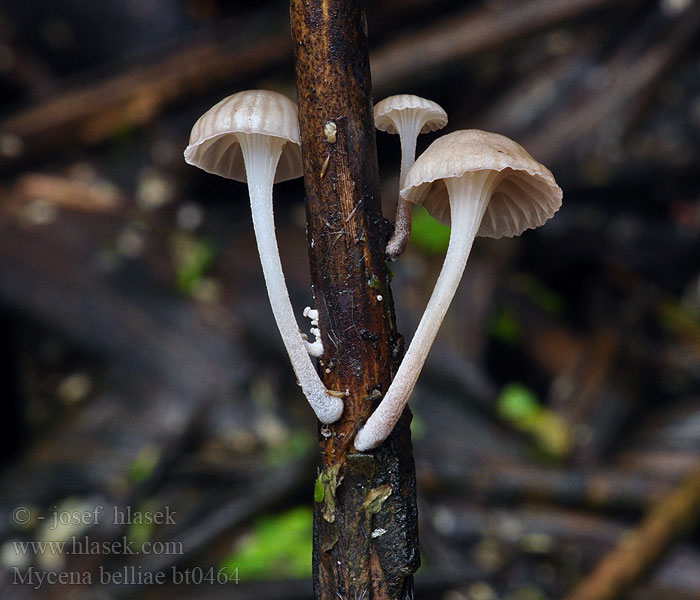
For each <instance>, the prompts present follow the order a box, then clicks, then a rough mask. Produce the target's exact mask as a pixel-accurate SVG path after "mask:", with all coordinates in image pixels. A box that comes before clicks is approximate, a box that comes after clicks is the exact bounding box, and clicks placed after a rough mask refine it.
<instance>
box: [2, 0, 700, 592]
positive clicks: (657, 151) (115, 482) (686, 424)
mask: <svg viewBox="0 0 700 600" xmlns="http://www.w3.org/2000/svg"><path fill="white" fill-rule="evenodd" d="M368 29H369V39H370V46H371V60H372V72H373V86H374V97H375V100H378V99H381V98H383V97H385V96H387V95H390V94H395V93H414V94H419V95H422V96H425V97H427V98H430V99H432V100H435V101H437V102H438V103H440V104H441V105H442V106H443V107H444V108H445V109H446V111H447V113H448V115H449V119H450V121H449V124H448V126H447V127H446V129H445V130H444V132H449V131H453V130H455V129H460V128H470V127H475V128H480V129H485V130H490V131H495V132H498V133H502V134H505V135H507V136H510V137H512V138H514V139H515V140H517V141H518V142H519V143H521V144H522V145H523V146H525V147H526V148H527V149H528V150H529V151H530V152H531V153H532V154H533V156H535V158H537V159H538V160H539V161H541V162H543V163H545V164H546V165H547V166H548V167H550V169H551V170H552V171H553V173H554V175H555V177H556V178H557V181H558V183H559V184H560V185H561V187H562V188H563V190H564V205H563V207H562V209H561V210H560V211H559V213H558V214H557V215H556V216H555V217H554V218H553V219H552V220H551V221H550V222H548V223H547V225H546V226H545V227H542V228H540V229H538V230H536V231H530V232H526V233H525V234H524V235H523V236H522V237H520V238H516V239H513V240H505V239H504V240H489V239H480V240H478V241H477V243H476V245H475V248H474V251H473V253H472V257H471V258H470V261H469V264H468V266H467V270H466V273H465V277H464V279H463V281H462V284H461V286H460V289H459V291H458V294H457V297H456V298H455V301H454V303H453V305H452V307H451V309H450V312H449V314H448V316H447V318H446V321H445V323H444V324H443V327H442V330H441V332H440V335H439V336H438V339H437V341H436V344H435V346H434V347H433V350H432V352H431V355H430V358H429V360H428V364H427V365H426V368H425V370H424V372H423V374H422V375H421V378H420V380H419V382H418V386H417V387H416V390H415V392H414V394H413V396H412V398H411V406H412V408H413V410H414V429H413V430H414V440H415V458H416V465H417V471H418V482H419V507H420V536H421V549H422V558H423V566H422V567H421V570H420V571H419V572H418V574H417V576H416V598H419V599H434V598H440V599H444V600H501V599H502V600H546V599H558V598H564V597H565V594H566V592H567V590H570V589H571V588H572V586H573V585H574V584H575V583H576V582H577V581H578V580H579V579H580V578H581V577H584V576H585V575H586V574H587V573H589V572H590V571H591V569H592V568H593V567H594V566H595V565H596V564H597V563H598V561H600V560H601V559H602V558H603V557H604V556H605V555H606V554H607V553H608V552H609V551H610V550H611V549H612V548H613V547H614V546H615V544H616V543H617V542H618V541H620V540H621V539H622V538H623V536H624V535H626V534H627V533H628V532H629V531H630V530H631V529H634V528H635V527H637V526H638V524H639V522H640V521H641V519H642V518H643V516H644V514H645V511H646V510H647V509H648V507H649V506H651V505H653V504H654V503H657V502H659V501H660V500H662V501H663V499H664V498H666V497H667V495H668V494H672V493H674V490H676V489H677V487H678V486H679V485H680V484H681V482H683V481H684V478H686V477H687V476H689V474H690V475H691V476H692V474H694V473H697V469H698V466H699V465H700V456H699V454H698V450H700V401H699V400H700V237H699V234H700V187H699V186H698V183H699V182H700V169H699V166H700V52H699V51H700V35H698V33H699V32H700V2H698V1H697V0H696V1H694V0H621V1H611V0H518V1H515V0H486V1H468V2H465V1H456V0H400V1H398V0H375V1H374V2H371V3H369V6H368ZM291 51H292V48H291V42H290V34H289V29H288V7H287V4H286V2H282V1H278V0H270V1H267V2H260V1H255V2H254V1H241V2H225V1H224V0H126V1H120V2H116V1H113V0H101V1H100V2H84V1H80V0H55V1H54V2H43V1H42V0H23V1H22V2H9V3H8V2H4V3H2V4H1V5H0V332H1V333H0V341H1V343H2V349H3V355H4V356H5V359H4V360H3V361H2V363H0V364H1V366H0V370H1V372H2V375H3V377H2V386H0V394H2V410H3V411H4V413H3V418H2V420H1V422H2V423H3V424H4V425H5V431H4V435H3V436H2V437H1V438H0V447H1V449H0V460H1V461H2V462H1V463H0V597H2V598H3V599H5V598H8V599H24V598H27V599H30V598H61V599H62V598H100V599H101V598H135V599H160V598H168V599H176V600H177V599H180V598H182V599H185V598H197V599H211V600H216V599H219V598H236V599H256V600H265V599H266V598H276V599H278V598H285V599H288V600H296V599H299V600H304V599H307V598H311V579H310V576H311V502H312V491H311V490H312V485H313V480H314V477H315V473H316V465H317V456H316V453H317V450H316V445H315V436H316V430H315V422H314V419H313V418H312V416H313V415H312V412H311V411H310V410H309V408H308V406H306V403H305V402H304V399H303V397H302V396H301V394H300V393H299V391H298V388H297V387H296V385H295V381H294V378H293V374H292V372H291V369H290V368H289V365H288V361H287V358H286V355H285V353H284V349H283V346H282V344H281V341H280V339H279V335H278V333H277V330H276V328H275V326H274V324H273V321H272V314H271V312H270V309H269V307H268V302H267V298H266V294H265V288H264V284H263V280H262V275H261V272H260V267H259V263H258V258H257V253H256V251H255V244H254V238H253V233H252V227H251V223H250V212H249V208H248V196H247V189H246V187H245V186H244V185H242V184H239V183H236V182H231V181H226V180H223V179H219V178H216V177H214V176H211V175H207V174H205V173H203V172H201V171H198V170H196V169H194V168H192V167H190V166H188V165H186V164H185V163H184V161H183V159H182V152H183V150H184V148H185V146H186V144H187V140H188V136H189V130H190V128H191V126H192V124H193V123H194V121H195V120H196V119H197V117H198V116H199V115H200V114H201V113H203V112H204V111H205V110H206V109H207V108H209V107H210V106H211V105H213V104H214V103H215V102H217V101H218V100H219V99H221V98H222V97H224V96H226V95H228V94H231V93H233V92H235V91H239V90H242V89H248V88H269V89H275V90H278V91H281V92H283V93H285V94H288V95H289V96H291V97H294V94H295V84H294V79H293V64H292V52H291ZM437 135H439V132H438V133H434V134H428V135H425V136H422V137H421V138H420V139H419V142H418V150H419V152H420V151H421V150H422V149H424V148H425V147H426V146H427V145H428V144H429V143H430V142H431V141H432V140H433V139H435V137H436V136H437ZM377 142H378V152H379V163H380V170H381V174H382V194H383V203H384V207H385V210H384V212H385V215H386V216H387V218H391V216H392V214H393V204H394V202H395V198H396V193H397V187H398V165H399V144H398V139H397V137H396V136H390V135H388V134H384V133H379V134H378V138H377ZM302 199H303V186H302V183H301V181H300V180H297V181H292V182H287V183H284V184H280V185H278V186H276V188H275V203H276V219H277V230H278V238H279V243H280V247H281V252H282V257H283V262H284V267H285V273H286V276H287V280H288V285H289V287H290V292H291V296H292V301H293V303H294V305H295V308H296V310H297V314H298V317H299V320H300V322H301V312H302V309H303V308H304V306H306V305H308V304H310V303H311V294H310V289H309V274H308V264H307V253H306V247H305V235H304V218H305V217H304V209H303V202H302ZM448 234H449V232H448V230H446V229H445V228H443V227H441V226H439V225H437V224H436V222H435V221H433V220H432V219H431V218H430V217H428V216H427V214H426V213H424V212H420V211H418V212H416V213H415V216H414V230H413V234H412V244H411V245H410V247H409V249H408V251H407V252H406V253H405V255H404V256H402V257H401V259H400V260H399V261H397V262H396V263H394V264H393V265H392V268H393V270H394V280H393V292H394V300H395V304H396V310H397V321H398V328H399V331H400V332H401V333H402V334H403V335H404V336H405V337H406V338H407V339H410V337H411V335H412V332H413V331H414V329H415V326H416V324H417V322H418V320H419V318H420V315H421V313H422V311H423V307H424V306H425V304H426V302H427V299H428V297H429V295H430V292H431V289H432V285H433V282H434V281H435V279H436V277H437V274H438V272H439V270H440V267H441V264H442V257H443V254H444V251H445V248H446V241H447V236H448ZM681 491H682V488H681ZM128 510H131V513H127V511H128ZM684 510H685V512H684V513H683V515H684V520H683V521H682V525H683V527H682V528H681V531H680V532H679V533H681V534H682V535H679V536H678V538H677V541H675V542H673V543H671V542H670V541H668V540H665V541H664V542H663V543H662V544H660V545H659V547H658V548H655V549H654V550H656V551H657V552H658V554H659V555H660V559H659V560H658V561H657V562H656V564H655V565H654V567H653V568H652V569H651V570H650V571H649V572H648V573H647V574H646V576H645V577H643V578H641V579H640V580H639V581H637V582H636V583H634V584H633V585H631V586H629V587H628V589H627V590H626V591H627V597H629V598H632V599H634V600H656V599H658V600H661V599H664V600H668V599H674V600H684V599H691V598H692V599H697V598H698V597H700V532H698V530H697V529H694V528H693V526H692V523H693V522H694V519H695V516H696V514H695V513H696V512H697V510H700V506H698V502H696V501H689V502H687V503H686V507H685V509H684ZM120 515H121V518H119V517H120ZM158 515H160V516H158ZM115 516H117V517H118V518H117V519H116V520H117V522H116V523H114V521H115V519H114V517H115ZM154 521H156V522H154ZM30 542H51V544H49V545H46V544H39V545H37V544H36V543H35V544H34V545H32V544H31V543H30ZM63 542H65V545H61V543H63ZM56 543H58V545H57V544H56ZM80 543H83V545H82V546H81V545H80ZM94 543H99V544H100V545H99V546H94V545H93V544H94ZM76 544H78V545H77V546H76ZM120 544H121V545H120ZM127 550H132V551H134V552H140V553H139V554H129V553H128V552H127ZM157 574H161V575H162V580H160V579H159V578H158V577H159V576H158V575H157Z"/></svg>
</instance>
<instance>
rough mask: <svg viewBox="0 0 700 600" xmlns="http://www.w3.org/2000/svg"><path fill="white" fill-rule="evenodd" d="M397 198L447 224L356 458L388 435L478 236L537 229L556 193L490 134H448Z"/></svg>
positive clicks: (528, 160) (540, 172) (553, 207)
mask: <svg viewBox="0 0 700 600" xmlns="http://www.w3.org/2000/svg"><path fill="white" fill-rule="evenodd" d="M401 196H402V197H403V198H404V199H405V200H409V201H411V202H414V203H416V204H423V205H424V206H425V207H426V209H427V210H428V211H429V212H430V213H431V214H432V215H433V216H434V217H436V218H437V219H438V220H440V221H442V222H443V223H445V224H447V225H451V228H452V229H451V231H450V241H449V245H448V248H447V254H446V255H445V261H444V263H443V265H442V270H441V271H440V275H439V277H438V280H437V282H436V284H435V288H434V290H433V293H432V295H431V296H430V300H429V301H428V306H427V307H426V309H425V312H424V313H423V317H422V318H421V320H420V323H419V324H418V328H417V329H416V333H415V335H414V336H413V339H412V340H411V343H410V345H409V347H408V350H407V351H406V355H405V356H404V358H403V361H402V362H401V366H400V367H399V369H398V371H397V372H396V376H395V377H394V380H393V381H392V383H391V385H390V386H389V389H388V390H387V392H386V394H385V396H384V398H383V399H382V401H381V402H380V404H379V406H378V407H377V408H376V410H375V411H374V412H373V413H372V415H370V417H369V419H367V422H366V423H365V425H364V427H362V428H361V429H360V430H359V432H358V433H357V436H356V437H355V441H354V444H355V448H357V449H358V450H360V451H364V450H369V449H371V448H375V447H376V446H378V445H379V444H380V443H381V442H382V441H383V440H384V439H385V438H386V437H387V436H388V435H389V433H391V430H392V429H393V428H394V425H395V424H396V422H397V421H398V419H399V417H400V416H401V413H402V411H403V409H404V406H405V405H406V402H407V401H408V397H409V395H410V394H411V392H412V391H413V387H414V386H415V384H416V380H417V379H418V375H419V374H420V371H421V369H422V368H423V364H424V363H425V359H426V357H427V355H428V352H429V350H430V347H431V346H432V344H433V341H434V340H435V336H436V335H437V332H438V329H439V328H440V324H441V323H442V320H443V318H444V317H445V313H446V312H447V308H448V307H449V305H450V302H451V301H452V298H453V296H454V294H455V291H456V290H457V285H458V284H459V281H460V279H461V277H462V273H463V272H464V267H465V265H466V264H467V258H468V257H469V252H470V251H471V247H472V243H473V242H474V238H475V237H476V236H477V235H483V236H487V237H503V236H506V237H512V236H516V235H520V234H521V233H522V232H523V231H525V230H526V229H534V228H535V227H539V226H540V225H543V224H544V223H545V221H547V219H549V218H550V217H551V216H552V215H553V214H554V213H555V212H556V211H557V210H558V209H559V207H560V206H561V199H562V191H561V189H560V188H559V186H558V185H557V184H556V182H555V181H554V177H553V176H552V174H551V173H550V172H549V170H547V168H546V167H544V166H543V165H541V164H540V163H538V162H537V161H536V160H535V159H534V158H532V157H531V156H530V155H529V154H528V153H527V152H526V151H525V149H524V148H522V147H521V146H520V145H519V144H517V143H515V142H514V141H512V140H509V139H508V138H506V137H503V136H501V135H498V134H495V133H486V132H484V131H478V130H474V129H471V130H467V131H455V132H454V133H450V134H448V135H445V136H443V137H441V138H438V139H437V140H435V141H434V142H433V143H432V144H431V145H430V146H429V147H428V149H427V150H426V151H425V152H424V153H423V154H421V156H420V157H419V158H418V160H416V162H415V163H414V165H413V167H411V169H410V171H409V172H408V173H407V175H406V181H405V183H404V186H403V188H402V189H401Z"/></svg>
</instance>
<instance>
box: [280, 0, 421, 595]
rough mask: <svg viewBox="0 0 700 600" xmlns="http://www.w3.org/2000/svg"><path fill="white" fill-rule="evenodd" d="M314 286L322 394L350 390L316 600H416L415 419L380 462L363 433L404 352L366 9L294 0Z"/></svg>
mask: <svg viewBox="0 0 700 600" xmlns="http://www.w3.org/2000/svg"><path fill="white" fill-rule="evenodd" d="M290 15H291V25H292V37H293V40H294V48H295V54H296V75H297V96H298V101H299V122H300V129H301V140H302V153H303V158H304V183H305V189H306V195H307V199H306V200H307V204H306V210H307V232H308V245H309V255H310V261H311V280H312V285H313V292H314V298H315V303H316V308H317V309H318V310H319V314H320V327H321V332H322V341H323V345H324V354H323V357H322V359H321V361H320V365H321V368H322V374H323V377H324V382H325V384H326V387H327V388H329V389H333V390H341V391H344V390H347V396H346V398H345V411H344V414H343V417H342V418H341V420H340V421H339V422H338V423H336V424H335V425H333V426H332V427H331V434H330V437H327V438H325V439H323V440H322V442H321V447H322V452H323V467H322V471H321V474H320V475H319V479H318V480H317V484H316V494H315V499H316V502H315V511H314V513H315V515H314V562H313V564H314V569H313V572H314V589H315V596H316V598H319V599H324V600H326V599H328V600H330V599H333V600H336V599H337V598H338V597H342V598H374V599H375V600H379V599H387V600H388V599H390V598H391V599H398V598H405V597H406V598H407V597H412V588H413V580H412V573H413V572H414V571H415V569H416V568H417V567H418V563H419V558H418V542H417V525H416V498H415V469H414V465H413V457H412V453H411V442H410V432H409V427H408V425H409V422H410V413H409V411H406V413H405V414H404V416H403V418H402V420H401V422H400V424H399V425H398V426H397V428H396V430H395V431H394V433H393V434H392V436H390V439H389V440H387V441H386V442H385V443H384V444H383V445H382V446H381V447H380V448H379V449H377V450H376V451H375V452H373V453H372V454H356V453H352V440H353V438H354V434H355V432H356V430H357V428H358V427H359V426H360V425H361V424H362V423H363V422H364V420H365V419H366V417H367V415H368V413H369V412H370V411H371V409H372V406H373V401H374V400H376V399H377V398H378V397H381V394H382V392H384V391H386V389H387V388H388V386H389V384H390V381H391V375H392V367H393V364H394V363H395V361H396V358H397V356H398V355H400V349H399V345H398V336H397V334H396V329H395V318H394V307H393V301H392V297H391V290H390V287H389V279H390V275H389V271H388V269H387V265H386V261H385V256H384V248H385V245H386V241H387V234H388V228H387V223H386V221H385V220H384V219H383V217H382V214H381V206H380V193H379V175H378V166H377V153H376V146H375V134H374V119H373V115H372V97H371V84H370V76H369V58H368V52H367V36H366V22H365V14H364V8H363V3H362V2H360V0H291V3H290Z"/></svg>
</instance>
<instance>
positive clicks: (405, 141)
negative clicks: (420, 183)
mask: <svg viewBox="0 0 700 600" xmlns="http://www.w3.org/2000/svg"><path fill="white" fill-rule="evenodd" d="M413 112H414V111H404V112H402V113H399V115H397V117H396V120H395V123H394V125H395V126H396V130H397V131H398V132H399V138H400V139H401V171H400V173H399V189H401V188H402V187H403V183H404V180H405V179H406V173H408V170H409V169H410V168H411V166H412V165H413V163H414V162H415V160H416V141H417V139H418V134H419V133H420V130H421V129H422V127H423V125H424V122H423V121H418V120H416V116H415V115H414V114H412V113H413ZM410 235H411V203H410V202H409V201H408V200H404V199H403V198H402V197H401V196H399V199H398V202H397V204H396V216H395V218H394V232H393V233H392V234H391V238H390V239H389V242H388V243H387V245H386V254H387V256H389V258H390V259H391V260H396V259H397V258H398V257H399V256H400V255H401V254H403V251H404V250H406V246H408V238H409V237H410Z"/></svg>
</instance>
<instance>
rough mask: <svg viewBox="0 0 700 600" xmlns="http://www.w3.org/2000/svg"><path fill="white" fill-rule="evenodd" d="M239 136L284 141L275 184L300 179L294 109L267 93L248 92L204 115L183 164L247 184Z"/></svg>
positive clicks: (272, 94) (191, 138)
mask: <svg viewBox="0 0 700 600" xmlns="http://www.w3.org/2000/svg"><path fill="white" fill-rule="evenodd" d="M239 134H260V135H267V136H271V137H278V138H282V139H284V140H287V141H288V142H290V143H286V144H285V145H284V147H283V148H282V156H281V157H280V161H279V164H278V166H277V171H276V172H275V183H277V182H279V181H286V180H287V179H294V178H296V177H301V175H302V162H301V146H300V141H299V123H298V116H297V105H296V104H295V103H294V102H292V101H291V100H290V99H289V98H287V97H286V96H284V95H282V94H280V93H278V92H272V91H269V90H247V91H244V92H238V93H236V94H233V95H232V96H228V97H227V98H224V99H223V100H221V102H218V103H217V104H215V105H214V106H212V107H211V108H210V109H209V110H208V111H207V112H205V113H204V114H203V115H202V116H201V117H199V119H197V122H196V123H195V124H194V127H192V133H191V134H190V144H189V146H187V149H186V150H185V160H186V161H187V162H188V163H190V164H191V165H194V166H196V167H199V168H200V169H203V170H204V171H206V172H207V173H213V174H215V175H220V176H221V177H226V178H227V179H235V180H236V181H246V171H245V165H244V163H243V154H242V153H241V146H240V141H239V139H238V135H239Z"/></svg>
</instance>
